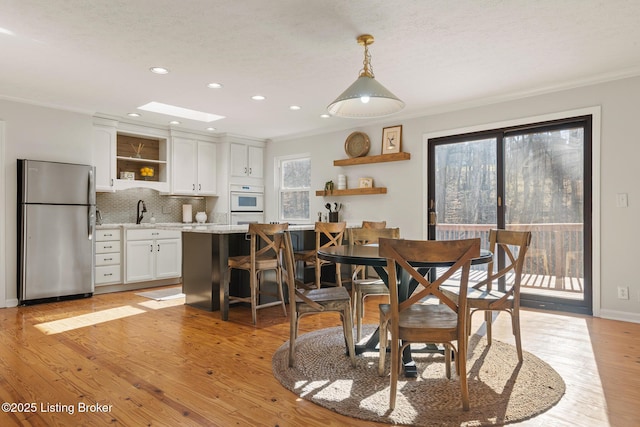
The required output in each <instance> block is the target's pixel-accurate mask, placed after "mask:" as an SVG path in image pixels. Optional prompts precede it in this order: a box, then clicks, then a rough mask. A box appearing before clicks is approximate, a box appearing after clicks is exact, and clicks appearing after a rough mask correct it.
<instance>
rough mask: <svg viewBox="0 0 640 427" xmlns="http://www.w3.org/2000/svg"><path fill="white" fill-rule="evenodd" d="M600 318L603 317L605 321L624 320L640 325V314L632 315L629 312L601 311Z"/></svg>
mask: <svg viewBox="0 0 640 427" xmlns="http://www.w3.org/2000/svg"><path fill="white" fill-rule="evenodd" d="M599 317H602V318H603V319H610V320H622V321H624V322H632V323H640V313H631V312H628V311H617V310H605V309H600V316H599Z"/></svg>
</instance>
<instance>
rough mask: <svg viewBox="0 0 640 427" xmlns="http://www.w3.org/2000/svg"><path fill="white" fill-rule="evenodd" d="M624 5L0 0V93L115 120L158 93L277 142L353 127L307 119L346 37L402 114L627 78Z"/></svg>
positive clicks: (619, 1) (639, 62) (339, 73)
mask: <svg viewBox="0 0 640 427" xmlns="http://www.w3.org/2000/svg"><path fill="white" fill-rule="evenodd" d="M639 17H640V1H637V0H630V1H624V0H606V1H605V0H602V1H596V0H560V1H558V0H538V1H530V0H511V1H505V0H485V1H478V0H460V1H455V2H452V1H449V0H446V1H431V0H417V1H411V0H402V1H400V0H370V1H363V0H350V1H345V0H325V1H323V0H316V1H304V0H269V1H266V0H235V1H232V0H229V1H215V0H182V1H178V0H173V1H170V0H134V1H132V0H125V1H122V0H104V1H102V0H0V56H1V58H2V59H1V66H0V97H1V98H3V99H11V100H18V101H25V102H31V103H36V104H39V105H45V106H51V107H56V108H62V109H68V110H72V111H80V112H84V113H88V114H101V115H108V116H112V117H116V118H119V117H126V114H127V113H129V112H132V111H135V110H136V107H138V106H140V105H143V104H146V103H147V102H150V101H157V102H163V103H168V104H173V105H177V106H180V107H184V108H189V109H195V110H200V111H204V112H208V113H213V114H219V115H223V116H226V118H225V119H222V120H219V121H217V122H214V123H213V124H212V125H213V126H215V127H216V128H217V130H216V132H220V133H231V134H239V135H246V136H252V137H257V138H272V139H278V138H287V137H291V136H295V135H304V134H314V133H321V132H325V131H329V130H336V129H348V128H353V127H358V126H361V125H363V124H365V122H363V121H362V120H358V119H343V118H336V117H332V118H329V119H322V118H320V114H322V113H325V112H326V106H327V105H328V104H329V103H330V102H331V101H333V99H334V98H335V97H336V96H337V95H339V94H340V93H341V92H342V91H343V90H344V89H345V88H346V87H347V86H349V85H350V84H351V83H352V82H353V81H354V80H355V79H356V78H357V76H358V72H359V70H360V69H361V67H362V59H363V51H362V48H361V47H360V46H359V45H358V44H357V43H356V37H357V36H358V35H360V34H363V33H369V34H372V35H373V36H374V37H375V40H376V41H375V43H374V44H373V45H372V46H371V47H370V53H371V55H372V64H373V69H374V72H375V75H376V79H377V80H378V81H379V82H381V83H382V84H383V85H384V86H385V87H387V88H388V89H389V90H391V91H392V92H393V93H395V94H396V95H397V96H398V97H399V98H401V99H402V100H403V101H405V103H406V107H405V109H404V110H403V111H402V112H401V113H398V114H397V115H396V116H395V117H394V119H396V118H397V119H398V120H401V119H402V118H403V117H412V116H418V115H421V114H426V113H430V112H437V111H444V110H450V109H454V108H461V107H464V106H470V105H478V104H482V103H488V102H492V101H496V100H500V99H508V98H511V97H515V96H524V95H527V94H533V93H541V92H544V91H549V90H556V89H560V88H564V87H573V86H577V85H581V84H587V83H590V82H596V81H602V80H608V79H615V78H621V77H626V76H632V75H638V74H640V46H639V45H638V44H639V40H640V25H638V18H639ZM152 66H162V67H166V68H168V69H169V70H170V71H171V73H170V74H168V75H164V76H159V75H155V74H152V73H150V72H149V71H148V70H149V68H150V67H152ZM210 82H219V83H222V84H223V85H224V87H223V88H222V89H216V90H212V89H208V88H207V87H206V85H207V83H210ZM255 94H261V95H264V96H266V98H267V99H266V100H265V101H262V102H256V101H253V100H251V99H250V97H251V96H252V95H255ZM292 104H296V105H299V106H301V107H302V109H301V110H299V111H290V110H289V108H288V107H289V106H290V105H292ZM0 119H1V117H0ZM170 119H171V118H170V117H167V116H163V115H158V114H152V113H143V117H141V118H140V119H139V120H140V121H142V122H146V123H154V124H161V125H166V124H167V122H168V121H169V120H170ZM127 120H131V119H128V118H127ZM182 122H183V123H182V125H180V126H178V128H185V129H195V130H199V131H203V130H204V128H205V127H206V126H209V125H206V124H203V123H199V122H194V121H188V120H182Z"/></svg>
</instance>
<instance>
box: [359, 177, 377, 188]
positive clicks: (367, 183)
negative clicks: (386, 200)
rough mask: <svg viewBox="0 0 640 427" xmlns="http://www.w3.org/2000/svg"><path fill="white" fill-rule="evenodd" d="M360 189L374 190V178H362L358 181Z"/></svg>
mask: <svg viewBox="0 0 640 427" xmlns="http://www.w3.org/2000/svg"><path fill="white" fill-rule="evenodd" d="M358 187H359V188H373V178H360V179H359V180H358Z"/></svg>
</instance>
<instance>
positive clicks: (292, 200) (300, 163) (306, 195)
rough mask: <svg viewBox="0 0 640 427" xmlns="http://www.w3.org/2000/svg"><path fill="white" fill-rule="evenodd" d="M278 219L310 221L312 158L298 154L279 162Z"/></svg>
mask: <svg viewBox="0 0 640 427" xmlns="http://www.w3.org/2000/svg"><path fill="white" fill-rule="evenodd" d="M277 162H278V176H279V178H278V205H279V212H278V217H279V220H280V221H289V222H292V221H305V222H308V221H309V220H310V214H309V209H310V208H309V201H310V198H311V156H310V155H309V154H298V155H292V156H284V157H279V158H278V160H277Z"/></svg>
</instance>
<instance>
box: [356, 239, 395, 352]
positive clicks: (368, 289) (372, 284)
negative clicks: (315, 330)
mask: <svg viewBox="0 0 640 427" xmlns="http://www.w3.org/2000/svg"><path fill="white" fill-rule="evenodd" d="M381 237H383V238H387V239H399V238H400V229H399V228H364V227H362V228H351V229H349V244H350V245H367V244H377V243H378V239H380V238H381ZM354 267H355V268H354V269H353V272H352V274H351V299H352V301H353V305H354V308H353V311H354V313H355V320H356V340H357V341H360V339H361V338H362V318H363V317H364V301H365V299H366V298H367V297H369V296H372V295H387V296H388V295H389V288H388V287H387V285H386V283H384V281H383V280H382V279H381V278H379V277H368V275H367V267H366V266H364V265H356V266H354Z"/></svg>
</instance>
